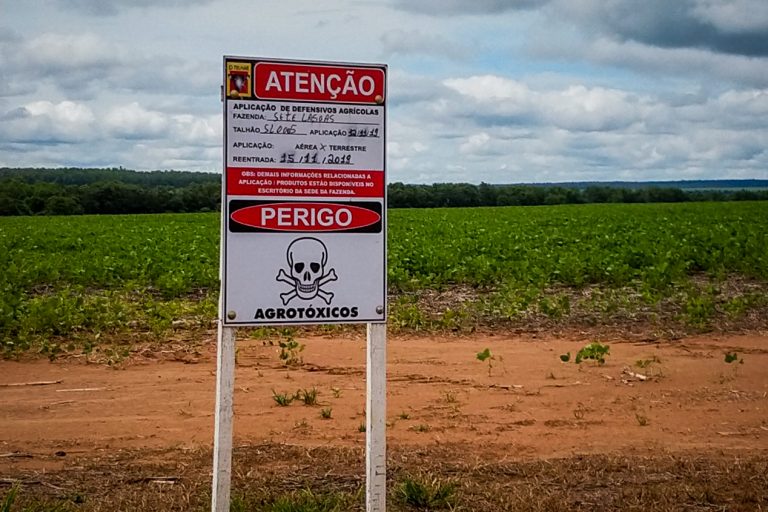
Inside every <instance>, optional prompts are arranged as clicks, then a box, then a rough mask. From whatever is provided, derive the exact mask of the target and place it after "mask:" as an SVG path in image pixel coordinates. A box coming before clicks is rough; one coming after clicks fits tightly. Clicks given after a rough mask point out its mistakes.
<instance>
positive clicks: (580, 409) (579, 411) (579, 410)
mask: <svg viewBox="0 0 768 512" xmlns="http://www.w3.org/2000/svg"><path fill="white" fill-rule="evenodd" d="M586 413H587V409H586V408H584V404H582V403H581V402H579V404H578V405H577V406H576V408H575V409H574V410H573V417H574V418H576V419H577V420H583V419H584V415H585V414H586Z"/></svg>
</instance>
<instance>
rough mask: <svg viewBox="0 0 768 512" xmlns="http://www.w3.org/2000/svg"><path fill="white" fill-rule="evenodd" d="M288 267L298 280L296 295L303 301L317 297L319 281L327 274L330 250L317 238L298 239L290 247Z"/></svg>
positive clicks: (292, 275)
mask: <svg viewBox="0 0 768 512" xmlns="http://www.w3.org/2000/svg"><path fill="white" fill-rule="evenodd" d="M287 256H288V266H289V267H290V268H291V277H293V278H294V279H295V280H296V293H297V294H298V295H299V297H300V298H302V299H313V298H315V297H316V296H317V290H318V280H319V279H320V278H321V277H323V275H324V274H325V264H326V263H327V261H328V250H327V249H326V248H325V244H323V242H321V241H320V240H318V239H316V238H308V237H305V238H297V239H296V240H294V241H293V242H291V245H289V246H288V253H287Z"/></svg>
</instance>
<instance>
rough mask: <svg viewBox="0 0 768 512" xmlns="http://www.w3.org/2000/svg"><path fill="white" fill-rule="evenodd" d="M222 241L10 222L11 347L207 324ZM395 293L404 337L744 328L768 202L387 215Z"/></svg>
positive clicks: (83, 220) (169, 227)
mask: <svg viewBox="0 0 768 512" xmlns="http://www.w3.org/2000/svg"><path fill="white" fill-rule="evenodd" d="M218 230H219V217H218V215H217V214H165V215H134V216H130V215H119V216H79V217H16V218H7V217H6V218H0V266H2V273H0V344H1V345H2V347H3V349H4V351H5V352H6V353H18V352H19V351H26V350H35V351H41V352H44V353H49V354H55V353H57V352H58V351H61V350H67V349H70V350H71V349H74V348H75V347H76V348H77V349H78V350H80V349H84V350H86V351H88V350H91V349H92V348H93V346H94V345H97V344H98V342H99V340H103V339H106V338H109V337H110V336H111V337H113V338H121V339H124V340H129V341H130V340H131V339H134V338H136V337H137V336H138V337H141V338H142V339H145V338H146V339H150V338H154V339H161V338H162V337H163V336H164V335H166V334H167V333H168V332H169V331H170V330H187V329H193V328H195V327H209V326H210V325H211V320H212V319H214V318H215V315H216V304H217V300H218V297H217V295H218V259H219V255H218V238H219V232H218ZM389 289H390V294H391V300H390V306H391V308H390V319H391V325H392V328H393V329H425V330H436V329H446V330H466V329H474V328H478V327H481V328H483V327H484V328H504V327H505V326H516V325H517V326H520V325H522V326H531V325H533V324H537V325H545V324H548V323H553V322H554V323H558V322H559V323H563V324H565V325H568V324H574V325H575V324H579V325H581V324H584V323H586V324H589V325H603V324H607V323H615V322H617V321H618V322H622V321H628V320H637V319H640V320H642V321H644V322H651V323H654V322H655V323H656V324H658V326H660V327H664V326H665V325H667V324H670V322H671V323H674V324H675V325H683V326H687V327H688V328H692V329H709V328H715V327H717V325H719V324H722V323H728V322H731V323H734V324H735V323H738V322H743V321H744V320H745V319H749V318H752V317H755V316H756V312H760V311H763V310H764V309H765V308H766V307H767V302H768V301H767V300H766V290H768V202H739V203H688V204H664V205H659V204H643V205H578V206H552V207H504V208H474V209H460V208H456V209H435V210H391V211H390V214H389ZM757 316H760V315H757Z"/></svg>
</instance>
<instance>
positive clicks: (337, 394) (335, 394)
mask: <svg viewBox="0 0 768 512" xmlns="http://www.w3.org/2000/svg"><path fill="white" fill-rule="evenodd" d="M331 393H333V398H341V389H339V388H331Z"/></svg>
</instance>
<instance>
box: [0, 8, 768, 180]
mask: <svg viewBox="0 0 768 512" xmlns="http://www.w3.org/2000/svg"><path fill="white" fill-rule="evenodd" d="M225 54H227V55H246V56H262V57H279V58H292V59H317V60H334V61H358V62H379V63H386V64H388V65H389V73H390V74H389V95H388V109H389V110H388V144H387V149H388V172H389V181H403V182H406V183H433V182H457V181H462V182H470V183H480V182H482V181H485V182H489V183H517V182H544V181H584V180H590V181H591V180H641V181H642V180H664V179H700V178H762V179H766V178H768V1H766V0H673V1H671V0H642V1H640V0H539V1H537V0H327V1H323V2H319V1H317V0H306V1H305V0H247V1H246V0H24V1H20V0H0V166H10V167H20V166H46V167H58V166H83V167H103V166H123V167H126V168H131V169H140V170H152V169H178V170H192V171H219V170H220V168H221V150H222V129H221V125H222V114H221V103H220V101H219V86H220V82H221V76H222V71H221V67H222V56H223V55H225Z"/></svg>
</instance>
